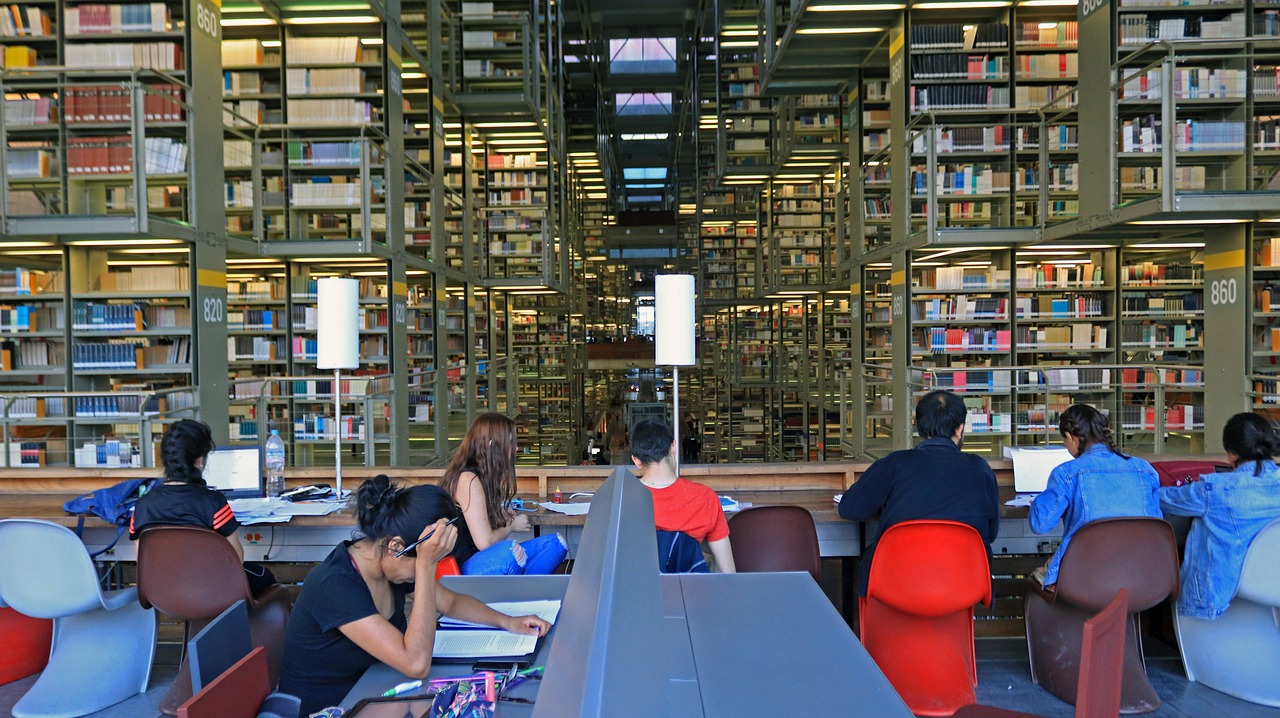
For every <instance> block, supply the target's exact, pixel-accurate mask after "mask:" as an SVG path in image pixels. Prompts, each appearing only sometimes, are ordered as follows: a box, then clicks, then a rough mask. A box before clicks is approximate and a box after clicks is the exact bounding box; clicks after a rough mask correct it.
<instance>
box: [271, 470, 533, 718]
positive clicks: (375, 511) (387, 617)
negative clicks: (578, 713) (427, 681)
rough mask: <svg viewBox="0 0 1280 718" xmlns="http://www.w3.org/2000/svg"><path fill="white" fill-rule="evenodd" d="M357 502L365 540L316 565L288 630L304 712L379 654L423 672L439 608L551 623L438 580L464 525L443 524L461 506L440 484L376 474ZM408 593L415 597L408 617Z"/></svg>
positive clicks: (482, 619) (404, 669)
mask: <svg viewBox="0 0 1280 718" xmlns="http://www.w3.org/2000/svg"><path fill="white" fill-rule="evenodd" d="M355 501H356V505H355V519H356V525H357V527H358V528H359V531H360V534H362V538H359V539H356V540H354V541H343V542H342V543H341V544H339V545H338V546H337V547H336V548H335V549H334V550H333V552H332V553H330V554H329V556H328V557H327V558H326V559H325V560H324V561H323V562H322V563H321V564H320V565H318V566H316V567H315V568H314V569H312V570H311V573H310V574H308V575H307V579H306V581H304V582H303V584H302V593H300V594H299V595H298V600H297V601H296V602H295V603H294V604H293V612H292V613H291V614H290V615H289V625H288V628H287V629H286V631H285V641H284V663H283V665H282V666H281V668H280V691H281V692H283V693H289V694H291V695H295V696H298V697H299V698H301V699H302V711H301V713H302V715H309V714H311V713H314V712H316V711H318V710H320V709H321V708H325V707H327V706H334V705H338V703H340V702H341V701H342V698H343V697H344V696H345V695H346V694H347V693H348V692H349V691H350V690H351V688H352V686H354V685H355V684H356V681H358V680H359V679H360V676H361V675H363V674H364V672H365V671H366V670H367V669H368V668H369V667H370V666H372V665H373V664H374V663H376V662H378V661H381V662H383V663H385V664H387V665H389V666H391V667H392V668H394V669H395V670H397V671H399V672H401V673H403V674H404V675H406V676H409V677H411V678H425V677H426V675H427V673H428V672H429V671H430V670H431V652H432V648H433V646H434V645H435V632H436V616H437V614H444V615H446V616H451V617H454V618H460V619H463V620H467V621H471V622H473V623H480V624H484V625H488V626H496V627H499V628H503V629H505V630H507V631H511V632H512V633H526V634H543V633H545V632H546V631H547V630H548V629H550V625H549V624H548V623H547V622H546V621H544V620H542V619H540V618H538V617H537V616H517V617H512V616H506V615H503V614H501V613H498V612H497V611H495V610H493V609H492V608H489V607H488V606H486V605H484V604H483V603H481V602H480V601H477V600H476V599H474V598H472V597H470V596H466V595H463V594H459V593H454V592H453V591H450V590H449V589H447V588H445V587H444V586H441V585H440V584H438V583H436V564H437V563H438V562H439V561H440V560H441V559H443V558H444V557H446V556H448V555H449V554H450V553H451V552H452V551H453V549H454V544H455V542H456V541H457V539H458V529H457V527H456V526H454V525H450V524H448V523H446V522H447V520H448V519H451V518H453V517H455V516H457V515H458V508H457V506H456V505H455V504H454V503H453V499H452V498H450V496H449V494H448V493H446V492H445V491H444V490H443V489H441V488H440V487H438V486H430V485H421V486H410V487H403V488H402V487H397V486H395V485H393V484H392V483H391V481H390V480H389V479H388V478H387V477H386V476H378V477H375V478H373V479H370V480H368V481H366V482H364V483H363V484H361V485H360V488H359V489H358V490H357V491H356V495H355ZM432 532H434V533H432ZM428 534H429V535H430V537H429V538H426V539H425V540H424V541H423V542H422V543H420V544H418V546H416V547H415V548H413V549H410V550H408V551H405V552H404V555H403V556H399V555H397V554H398V553H400V552H401V551H404V549H405V547H406V546H408V545H409V544H412V543H413V540H414V539H415V538H424V537H427V536H428ZM415 587H416V590H415ZM409 591H415V597H414V600H413V608H412V612H411V613H410V614H409V615H408V616H406V615H405V610H404V607H405V594H407V593H408V592H409Z"/></svg>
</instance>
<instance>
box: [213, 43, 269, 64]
mask: <svg viewBox="0 0 1280 718" xmlns="http://www.w3.org/2000/svg"><path fill="white" fill-rule="evenodd" d="M262 59H263V47H262V41H261V40H256V39H247V40H230V39H223V41H222V65H223V66H224V67H234V66H237V65H261V64H262Z"/></svg>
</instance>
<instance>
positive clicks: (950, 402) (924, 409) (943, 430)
mask: <svg viewBox="0 0 1280 718" xmlns="http://www.w3.org/2000/svg"><path fill="white" fill-rule="evenodd" d="M968 413H969V409H968V407H966V406H965V405H964V399H961V398H960V397H958V396H956V395H955V394H952V393H951V392H949V391H942V390H938V391H931V392H929V393H928V394H925V395H924V396H923V397H922V398H921V399H920V401H919V402H918V403H917V404H916V431H918V432H919V433H920V436H921V437H923V438H925V439H950V438H951V437H953V436H955V435H956V429H959V428H960V426H961V425H962V424H964V417H965V414H968Z"/></svg>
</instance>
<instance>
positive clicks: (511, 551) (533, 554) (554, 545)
mask: <svg viewBox="0 0 1280 718" xmlns="http://www.w3.org/2000/svg"><path fill="white" fill-rule="evenodd" d="M515 546H516V542H515V541H512V540H510V539H508V540H506V541H499V542H498V543H496V544H494V545H492V546H490V547H489V548H487V549H485V550H483V551H480V552H479V553H477V554H475V555H474V556H472V557H471V558H469V559H467V562H466V563H464V564H462V575H463V576H511V575H516V574H522V573H523V574H528V575H531V576H534V575H538V576H541V575H546V574H549V573H551V572H552V571H555V570H556V568H557V567H559V566H560V563H561V562H563V561H564V557H565V556H566V555H568V553H569V548H568V547H567V546H565V543H564V539H563V538H562V537H561V536H560V534H556V533H553V534H547V535H545V536H539V537H538V538H535V539H530V540H528V541H523V542H521V543H520V547H521V548H523V549H524V562H523V563H521V562H519V561H517V560H516V556H515Z"/></svg>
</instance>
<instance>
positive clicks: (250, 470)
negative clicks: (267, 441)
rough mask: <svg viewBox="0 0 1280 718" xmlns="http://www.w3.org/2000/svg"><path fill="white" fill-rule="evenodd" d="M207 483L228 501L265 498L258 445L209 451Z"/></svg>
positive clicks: (205, 474) (206, 471)
mask: <svg viewBox="0 0 1280 718" xmlns="http://www.w3.org/2000/svg"><path fill="white" fill-rule="evenodd" d="M204 481H205V483H206V484H208V485H209V488H212V489H217V490H218V491H221V492H222V493H223V494H225V495H226V497H227V498H228V499H248V498H261V497H262V496H265V495H266V494H265V493H264V492H263V486H262V459H261V457H260V452H259V450H258V447H256V446H225V447H224V446H220V447H218V448H216V449H214V450H213V451H210V452H209V456H208V458H206V459H205V464H204Z"/></svg>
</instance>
